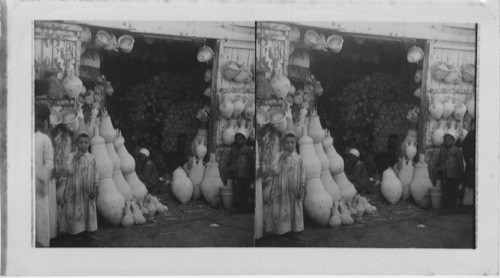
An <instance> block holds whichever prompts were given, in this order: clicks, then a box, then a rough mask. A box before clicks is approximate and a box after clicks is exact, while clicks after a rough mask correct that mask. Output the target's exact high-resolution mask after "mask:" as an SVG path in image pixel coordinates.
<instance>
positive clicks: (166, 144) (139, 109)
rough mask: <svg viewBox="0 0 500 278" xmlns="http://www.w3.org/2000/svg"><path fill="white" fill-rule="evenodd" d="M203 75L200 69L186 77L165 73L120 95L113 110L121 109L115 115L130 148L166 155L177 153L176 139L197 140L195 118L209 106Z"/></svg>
mask: <svg viewBox="0 0 500 278" xmlns="http://www.w3.org/2000/svg"><path fill="white" fill-rule="evenodd" d="M202 75H203V72H202V71H201V69H200V68H196V69H193V70H190V71H189V72H187V73H171V72H163V73H161V74H160V75H157V76H154V77H153V78H151V79H150V80H149V81H147V82H144V83H141V84H138V85H136V86H134V87H133V88H131V89H130V90H128V91H124V92H120V93H121V94H120V99H119V100H118V99H117V100H114V99H113V101H116V103H115V102H114V103H113V106H114V107H118V109H116V110H115V111H114V115H115V117H116V118H117V120H118V123H119V125H120V126H122V127H123V129H124V131H123V132H124V133H126V134H127V138H130V139H129V140H130V145H129V146H148V147H149V148H154V149H156V150H162V151H163V152H165V153H167V152H172V151H176V150H177V135H179V134H186V137H187V138H186V139H187V140H190V139H189V138H194V137H195V134H196V124H197V123H196V120H195V117H194V116H195V115H196V113H197V112H198V110H199V109H200V108H203V107H204V106H206V105H208V102H209V99H208V98H206V97H204V96H203V94H202V93H203V90H204V89H205V87H204V86H206V84H205V83H204V82H203V80H202V79H201V78H200V76H202ZM196 80H201V82H196ZM123 107H126V108H127V109H123ZM120 108H121V109H120ZM183 151H187V150H183Z"/></svg>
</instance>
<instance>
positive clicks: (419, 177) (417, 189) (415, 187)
mask: <svg viewBox="0 0 500 278" xmlns="http://www.w3.org/2000/svg"><path fill="white" fill-rule="evenodd" d="M431 187H432V182H431V180H430V178H429V170H428V167H427V163H426V162H425V154H420V160H419V162H418V163H417V164H416V165H415V174H414V175H413V180H412V181H411V183H410V193H411V196H412V197H413V199H414V200H415V202H416V203H417V205H418V206H420V207H421V208H424V209H427V208H429V207H430V205H431V202H430V199H429V190H430V189H431Z"/></svg>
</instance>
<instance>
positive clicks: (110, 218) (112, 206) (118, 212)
mask: <svg viewBox="0 0 500 278" xmlns="http://www.w3.org/2000/svg"><path fill="white" fill-rule="evenodd" d="M96 205H97V211H98V212H99V213H100V214H101V215H102V216H103V217H104V219H106V222H107V223H108V224H110V225H111V226H114V227H117V226H119V225H120V221H121V220H122V217H123V207H124V206H125V200H124V199H123V196H122V194H120V192H118V190H116V186H115V183H114V182H113V179H111V178H106V179H103V180H100V181H99V189H98V194H97V203H96Z"/></svg>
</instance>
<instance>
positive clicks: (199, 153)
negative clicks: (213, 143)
mask: <svg viewBox="0 0 500 278" xmlns="http://www.w3.org/2000/svg"><path fill="white" fill-rule="evenodd" d="M205 155H207V141H202V142H201V143H199V144H198V142H196V157H197V158H198V159H200V160H203V158H205Z"/></svg>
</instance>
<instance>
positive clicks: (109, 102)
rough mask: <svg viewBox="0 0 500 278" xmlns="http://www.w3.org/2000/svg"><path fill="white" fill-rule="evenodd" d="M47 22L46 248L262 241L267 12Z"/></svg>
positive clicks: (41, 217) (37, 132)
mask: <svg viewBox="0 0 500 278" xmlns="http://www.w3.org/2000/svg"><path fill="white" fill-rule="evenodd" d="M229 27H230V28H229ZM33 30H34V36H33V39H34V42H33V44H32V45H33V52H32V55H33V61H34V62H33V71H32V72H33V76H32V81H33V114H32V115H33V141H34V146H35V147H34V149H33V154H32V155H33V156H32V158H33V160H32V161H33V167H32V168H33V171H34V173H33V184H32V186H33V189H32V193H33V194H32V202H33V204H34V205H33V210H34V211H33V219H32V225H33V229H32V231H33V233H34V235H33V242H32V246H33V247H37V248H38V247H251V246H253V244H254V243H253V241H254V234H253V233H254V207H255V206H254V199H255V191H254V188H255V185H254V180H255V151H254V149H255V146H254V145H255V124H254V123H255V97H254V96H255V81H254V80H255V79H254V76H255V74H254V71H255V22H201V21H189V22H187V21H186V22H180V21H179V22H175V21H169V22H162V21H136V22H134V21H128V22H126V24H124V23H123V22H118V21H117V22H113V21H106V22H101V21H99V22H92V21H35V22H34V28H33Z"/></svg>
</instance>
